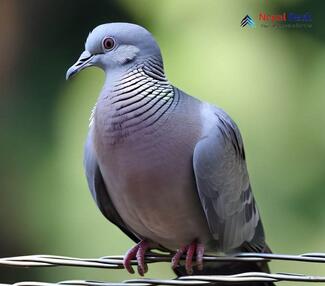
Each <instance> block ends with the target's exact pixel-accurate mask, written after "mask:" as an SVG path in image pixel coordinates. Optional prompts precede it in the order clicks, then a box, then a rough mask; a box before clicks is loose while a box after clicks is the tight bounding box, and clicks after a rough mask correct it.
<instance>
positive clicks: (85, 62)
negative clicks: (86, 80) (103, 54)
mask: <svg viewBox="0 0 325 286" xmlns="http://www.w3.org/2000/svg"><path fill="white" fill-rule="evenodd" d="M93 57H94V55H92V54H91V53H89V52H88V51H84V52H82V54H81V55H80V57H79V59H78V60H77V62H76V63H75V64H74V65H73V66H71V67H70V68H69V69H68V71H67V74H66V76H65V78H66V80H68V79H70V78H71V77H72V76H74V75H75V74H76V73H78V72H80V71H81V70H83V69H84V68H86V67H89V66H91V65H92V63H91V60H92V58H93Z"/></svg>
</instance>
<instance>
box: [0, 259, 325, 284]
mask: <svg viewBox="0 0 325 286" xmlns="http://www.w3.org/2000/svg"><path fill="white" fill-rule="evenodd" d="M170 259H171V255H169V254H158V253H151V254H149V255H147V256H146V262H147V263H157V262H168V261H170ZM271 260H286V261H298V262H311V263H325V253H305V254H301V255H287V254H269V253H267V254H266V253H239V254H236V255H233V256H205V257H204V261H206V262H208V261H210V262H211V261H222V262H245V261H246V262H252V261H254V262H258V261H271ZM132 264H133V265H134V264H136V261H132ZM0 266H14V267H54V266H71V267H72V266H73V267H94V268H109V269H121V268H123V256H105V257H101V258H75V257H66V256H55V255H27V256H16V257H7V258H0ZM280 281H294V282H325V276H309V275H302V274H292V273H273V274H269V273H263V272H247V273H241V274H236V275H196V276H182V277H179V278H177V279H149V278H139V279H130V280H125V281H123V282H121V283H110V282H100V281H84V280H70V281H61V282H58V283H43V282H18V283H15V284H1V283H0V286H54V285H56V286H57V285H69V286H121V285H130V284H132V285H133V286H152V285H209V284H212V283H216V282H238V283H240V282H280Z"/></svg>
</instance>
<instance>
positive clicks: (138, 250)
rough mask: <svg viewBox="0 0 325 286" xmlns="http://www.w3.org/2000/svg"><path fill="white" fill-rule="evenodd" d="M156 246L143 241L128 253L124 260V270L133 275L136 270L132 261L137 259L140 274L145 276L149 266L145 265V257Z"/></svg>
mask: <svg viewBox="0 0 325 286" xmlns="http://www.w3.org/2000/svg"><path fill="white" fill-rule="evenodd" d="M153 247H154V245H153V244H152V243H150V242H148V241H146V240H141V241H140V242H139V243H138V244H137V245H135V246H134V247H132V248H131V249H129V250H128V251H127V253H126V254H125V256H124V259H123V265H124V268H125V269H126V270H127V271H128V272H129V273H131V274H133V273H134V270H133V268H132V266H131V261H132V260H133V259H136V260H137V262H138V273H139V274H140V275H141V276H143V275H144V274H145V273H146V272H147V271H148V266H147V264H146V263H145V260H144V257H145V254H146V252H147V251H148V250H149V249H151V248H153Z"/></svg>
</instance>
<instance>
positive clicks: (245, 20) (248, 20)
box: [240, 15, 255, 28]
mask: <svg viewBox="0 0 325 286" xmlns="http://www.w3.org/2000/svg"><path fill="white" fill-rule="evenodd" d="M246 25H248V26H249V27H251V28H253V27H255V22H254V20H253V18H252V17H250V16H249V15H246V16H245V17H244V18H243V20H241V22H240V26H241V27H245V26H246Z"/></svg>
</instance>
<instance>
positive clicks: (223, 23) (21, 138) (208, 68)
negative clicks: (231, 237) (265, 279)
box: [0, 0, 325, 284]
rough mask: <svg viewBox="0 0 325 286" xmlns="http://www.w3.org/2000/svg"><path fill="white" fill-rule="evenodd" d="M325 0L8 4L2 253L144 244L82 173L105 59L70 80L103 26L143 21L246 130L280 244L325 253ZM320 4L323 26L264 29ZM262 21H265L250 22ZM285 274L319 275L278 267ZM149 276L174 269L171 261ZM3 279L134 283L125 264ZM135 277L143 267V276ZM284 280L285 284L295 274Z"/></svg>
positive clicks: (256, 179) (316, 19)
mask: <svg viewBox="0 0 325 286" xmlns="http://www.w3.org/2000/svg"><path fill="white" fill-rule="evenodd" d="M324 8H325V2H324V1H289V0H288V1H280V0H278V1H275V0H263V1H262V0H261V1H258V0H245V1H237V0H230V1H229V0H223V1H215V0H211V1H208V0H193V1H187V0H177V1H176V0H164V1H158V0H156V1H151V0H141V1H140V0H136V1H135V0H119V1H103V0H102V1H99V0H97V1H86V0H79V1H77V0H73V1H64V0H59V1H41V0H30V1H19V0H0V37H1V38H0V39H1V40H0V84H1V85H0V87H1V90H0V91H1V101H0V118H1V121H0V124H1V125H0V128H1V140H0V146H1V153H0V154H1V159H0V162H1V164H0V182H1V183H0V184H1V185H0V187H1V201H0V224H1V234H0V256H1V257H3V256H14V255H25V254H58V255H68V256H77V257H99V256H104V255H111V254H123V253H124V252H125V251H126V249H127V248H128V247H130V246H131V245H132V242H131V241H130V240H129V239H128V238H127V237H126V236H125V235H123V234H122V233H121V231H119V230H118V229H117V228H116V227H114V226H112V225H111V224H110V223H108V222H107V221H106V220H105V219H104V217H103V216H102V215H101V214H100V212H99V210H98V209H97V208H96V206H95V204H94V202H93V200H92V198H91V196H90V193H89V192H88V189H87V185H86V180H85V177H84V174H83V167H82V153H83V144H84V139H85V136H86V133H87V126H88V118H89V114H90V110H91V108H92V106H93V105H94V103H95V100H96V97H97V95H98V93H99V91H100V89H101V86H102V84H103V80H104V74H103V72H101V71H99V70H96V69H94V68H92V69H88V70H85V71H83V72H82V73H81V74H80V75H78V76H77V77H76V78H75V79H74V80H72V81H71V82H65V80H64V77H65V72H66V70H67V68H68V67H69V66H70V65H71V64H73V63H74V62H75V60H76V59H77V57H78V56H79V54H80V52H81V51H82V50H83V43H84V41H85V39H86V37H87V35H88V33H89V31H90V30H92V29H93V28H94V27H95V26H97V25H98V24H101V23H105V22H114V21H124V22H134V23H138V24H140V25H143V26H145V27H146V28H147V29H149V30H150V31H151V32H152V33H153V34H154V36H155V37H156V39H157V41H158V42H159V44H160V47H161V49H162V53H163V56H164V61H165V68H166V73H167V76H168V77H169V79H170V81H171V82H173V83H174V84H175V85H176V86H178V87H179V88H181V89H183V90H185V91H186V92H188V93H189V94H191V95H194V96H196V97H198V98H200V99H203V100H206V101H209V102H211V103H214V104H217V105H219V106H221V107H222V108H224V109H225V110H226V111H227V112H228V113H229V114H230V115H231V116H232V117H233V118H234V120H235V121H236V122H237V124H238V125H239V127H240V129H241V132H242V135H243V138H244V141H245V146H246V154H247V161H248V167H249V171H250V176H251V180H252V185H253V189H254V193H255V196H256V199H257V201H258V204H259V208H260V210H261V212H262V217H263V221H264V226H265V229H266V234H267V240H268V243H269V244H270V246H271V248H272V249H273V251H274V252H277V253H292V254H298V253H304V252H322V251H323V252H325V239H324V238H325V227H324V226H325V211H324V208H323V205H324V202H325V172H324V160H325V148H324V147H325V132H324V131H323V128H324V123H325V113H324V107H325V85H324V72H325V28H324V16H323V12H324ZM261 11H264V12H266V13H268V14H276V13H282V12H284V11H293V12H300V13H304V12H307V11H309V12H310V13H311V14H312V17H313V23H312V25H313V27H312V28H311V29H283V30H277V29H273V28H268V29H265V28H264V29H263V28H261V27H260V26H259V25H260V24H259V21H258V20H257V15H258V14H259V12H261ZM246 14H249V15H250V16H252V17H253V18H254V19H255V21H256V24H257V27H256V28H253V29H250V28H248V27H246V28H241V27H240V25H239V24H240V21H241V19H242V18H243V17H244V16H245V15H246ZM271 266H272V270H273V271H290V272H301V273H314V274H315V273H318V274H323V275H325V268H324V266H321V265H316V264H312V265H309V264H298V263H285V262H282V263H280V262H273V263H272V265H271ZM147 276H148V277H157V278H162V277H173V274H172V272H171V271H170V270H169V265H168V264H163V265H152V266H150V271H149V274H148V275H147ZM0 277H1V278H0V282H16V281H23V280H34V281H52V282H55V281H61V280H65V279H88V280H108V281H121V280H123V279H126V278H129V277H132V276H130V275H127V274H126V271H124V270H119V271H113V270H96V269H90V270H86V269H77V268H69V269H68V268H46V269H44V268H38V269H16V268H1V269H0ZM133 277H135V276H133ZM283 284H285V283H283Z"/></svg>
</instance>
